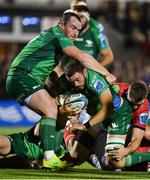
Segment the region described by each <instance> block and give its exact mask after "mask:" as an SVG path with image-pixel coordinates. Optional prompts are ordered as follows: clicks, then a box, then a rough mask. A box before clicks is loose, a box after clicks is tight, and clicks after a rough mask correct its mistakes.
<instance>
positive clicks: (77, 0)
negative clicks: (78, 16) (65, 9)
mask: <svg viewBox="0 0 150 180" xmlns="http://www.w3.org/2000/svg"><path fill="white" fill-rule="evenodd" d="M75 5H82V6H87V2H86V0H72V1H71V3H70V7H71V9H73V7H74V6H75Z"/></svg>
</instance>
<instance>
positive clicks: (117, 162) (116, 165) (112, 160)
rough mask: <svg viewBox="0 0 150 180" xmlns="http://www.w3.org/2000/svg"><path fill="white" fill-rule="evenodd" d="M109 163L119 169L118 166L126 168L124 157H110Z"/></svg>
mask: <svg viewBox="0 0 150 180" xmlns="http://www.w3.org/2000/svg"><path fill="white" fill-rule="evenodd" d="M108 164H109V165H110V166H111V167H113V168H115V169H118V168H119V169H122V168H124V165H125V164H124V159H122V160H119V161H117V160H114V159H113V158H111V157H109V158H108Z"/></svg>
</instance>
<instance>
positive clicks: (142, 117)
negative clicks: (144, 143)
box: [139, 113, 148, 124]
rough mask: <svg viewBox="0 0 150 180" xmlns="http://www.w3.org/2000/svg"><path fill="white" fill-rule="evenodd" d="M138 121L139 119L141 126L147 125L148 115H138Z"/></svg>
mask: <svg viewBox="0 0 150 180" xmlns="http://www.w3.org/2000/svg"><path fill="white" fill-rule="evenodd" d="M139 119H140V123H141V124H147V123H148V113H142V114H140V116H139Z"/></svg>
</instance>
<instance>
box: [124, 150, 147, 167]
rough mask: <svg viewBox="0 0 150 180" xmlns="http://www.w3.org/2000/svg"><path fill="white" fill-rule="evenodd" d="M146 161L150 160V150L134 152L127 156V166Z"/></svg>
mask: <svg viewBox="0 0 150 180" xmlns="http://www.w3.org/2000/svg"><path fill="white" fill-rule="evenodd" d="M144 161H150V152H134V153H132V154H130V155H128V156H127V157H125V167H128V166H131V165H134V164H137V163H140V162H144Z"/></svg>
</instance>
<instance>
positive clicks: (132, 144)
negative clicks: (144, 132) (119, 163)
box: [126, 138, 141, 156]
mask: <svg viewBox="0 0 150 180" xmlns="http://www.w3.org/2000/svg"><path fill="white" fill-rule="evenodd" d="M140 143H141V141H140V140H139V139H138V138H135V139H134V140H133V141H131V142H130V143H129V145H128V146H127V147H126V156H127V155H129V154H131V153H133V152H135V151H136V149H137V148H138V147H139V146H140Z"/></svg>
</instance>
